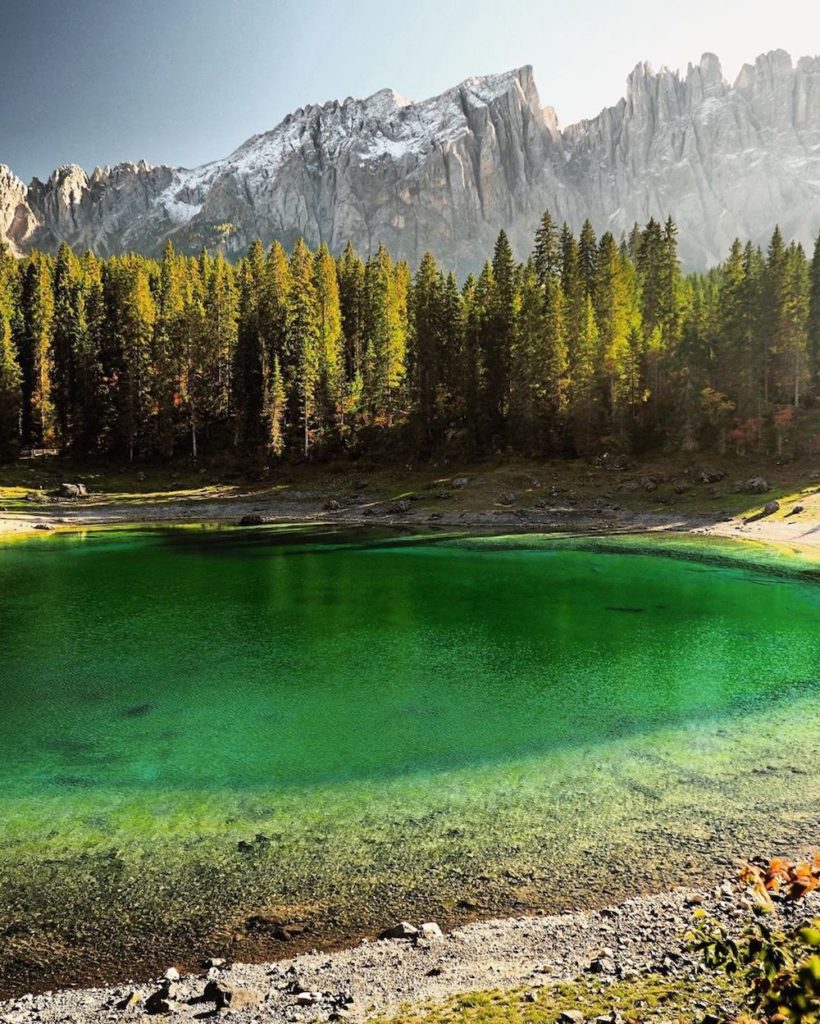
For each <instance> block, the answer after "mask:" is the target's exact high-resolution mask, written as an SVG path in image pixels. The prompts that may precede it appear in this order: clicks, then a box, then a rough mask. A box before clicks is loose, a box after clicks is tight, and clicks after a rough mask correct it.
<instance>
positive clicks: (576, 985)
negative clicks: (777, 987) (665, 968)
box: [377, 974, 741, 1024]
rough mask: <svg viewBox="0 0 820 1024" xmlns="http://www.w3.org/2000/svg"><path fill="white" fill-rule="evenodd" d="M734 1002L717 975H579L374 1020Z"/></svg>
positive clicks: (543, 1023)
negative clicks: (622, 977) (612, 979)
mask: <svg viewBox="0 0 820 1024" xmlns="http://www.w3.org/2000/svg"><path fill="white" fill-rule="evenodd" d="M740 1002H741V989H740V986H739V984H738V982H737V981H736V980H735V981H732V980H730V979H728V978H727V977H726V976H723V975H718V974H703V975H699V976H698V977H697V978H679V979H674V980H670V979H669V978H664V977H662V976H660V975H658V974H649V975H646V976H644V977H639V978H637V979H634V980H630V981H616V982H612V983H605V982H600V981H595V980H593V979H591V978H581V979H578V980H577V981H572V982H559V983H555V984H548V985H545V986H544V987H542V988H537V989H532V988H530V989H523V988H522V989H515V990H513V991H511V992H501V991H498V990H491V991H485V992H471V993H467V994H464V995H458V996H453V997H451V998H450V999H448V1000H446V1001H445V1002H443V1003H427V1004H423V1005H421V1006H417V1007H408V1008H406V1009H402V1010H401V1011H400V1012H399V1013H398V1014H396V1015H395V1016H393V1017H382V1018H378V1020H377V1024H502V1022H503V1024H554V1022H556V1021H557V1020H558V1017H559V1015H560V1014H561V1013H562V1012H564V1011H566V1010H578V1011H580V1012H581V1013H583V1015H584V1016H585V1017H587V1018H594V1017H597V1016H599V1015H604V1014H609V1013H610V1012H611V1011H613V1010H614V1011H617V1012H618V1013H619V1014H620V1015H621V1016H622V1017H623V1018H624V1019H625V1020H626V1021H670V1022H671V1021H698V1020H700V1019H701V1018H702V1017H703V1016H704V1014H705V1013H707V1012H709V1011H711V1010H713V1009H714V1007H715V1006H717V1005H719V1004H721V1005H727V1004H729V1005H732V1006H734V1007H739V1006H740Z"/></svg>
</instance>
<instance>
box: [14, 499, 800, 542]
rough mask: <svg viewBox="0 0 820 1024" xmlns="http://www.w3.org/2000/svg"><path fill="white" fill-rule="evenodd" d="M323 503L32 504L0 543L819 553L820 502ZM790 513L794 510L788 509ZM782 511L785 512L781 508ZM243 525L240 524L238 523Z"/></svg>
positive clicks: (159, 501) (18, 514)
mask: <svg viewBox="0 0 820 1024" xmlns="http://www.w3.org/2000/svg"><path fill="white" fill-rule="evenodd" d="M326 504H328V502H321V501H320V502H316V501H298V500H287V499H282V498H276V499H270V498H267V499H261V498H259V497H254V496H239V497H235V498H223V499H219V500H209V499H207V498H205V499H186V500H179V499H174V500H170V501H168V500H164V499H157V500H147V501H144V502H141V503H140V504H139V505H138V506H137V505H134V504H119V503H116V502H112V503H110V504H109V503H105V502H101V501H99V500H97V501H91V502H82V501H75V502H71V503H66V502H64V503H60V504H57V505H55V506H51V507H43V506H34V507H33V508H32V509H31V511H28V510H22V511H13V512H9V511H5V512H2V511H0V540H4V539H5V540H11V539H17V538H20V537H23V536H30V535H32V534H34V535H36V534H38V533H50V532H63V531H67V530H86V529H94V528H105V527H115V526H117V527H140V526H156V525H162V524H168V525H179V524H184V525H189V526H196V525H209V524H211V525H224V526H238V525H248V526H254V525H255V526H298V525H312V526H318V527H321V526H340V527H356V526H370V527H373V526H383V527H393V528H396V529H403V528H412V529H429V530H431V531H436V532H438V531H445V530H446V531H452V530H457V531H459V532H462V531H464V532H469V531H481V532H482V533H488V534H513V533H521V534H531V533H556V534H581V535H589V536H608V535H618V534H647V535H652V534H662V533H676V534H687V535H689V536H692V537H699V536H700V537H718V538H726V539H733V540H740V541H755V542H760V543H763V544H767V545H775V546H778V547H783V548H786V549H789V548H791V549H794V550H795V551H800V550H805V551H806V552H808V553H811V554H817V553H818V552H820V502H817V503H816V504H817V506H818V507H817V509H816V510H815V509H814V508H811V509H807V510H806V512H804V513H800V514H799V517H798V515H794V514H792V515H788V514H786V515H783V514H781V515H778V516H777V517H774V516H773V517H765V518H760V519H756V518H755V517H744V516H715V515H713V514H710V513H707V512H702V513H700V514H691V513H687V514H678V515H676V514H674V513H671V512H670V513H658V512H646V511H630V510H627V509H623V508H615V509H612V508H608V507H606V506H603V507H602V506H600V505H592V506H589V507H576V508H572V509H569V508H553V509H549V508H547V509H538V508H533V509H527V508H519V509H507V508H503V507H502V508H499V507H497V506H493V505H489V506H487V507H485V508H480V509H471V510H469V511H465V512H453V513H448V512H447V511H443V512H434V513H428V512H425V511H424V510H419V511H417V510H416V509H415V507H414V506H413V505H412V504H410V503H409V502H407V503H406V504H408V505H409V507H408V508H407V509H404V507H403V506H402V508H401V509H398V508H396V505H397V504H398V503H393V505H390V504H389V503H388V504H384V506H383V507H376V508H375V510H374V511H369V512H368V511H362V510H361V509H360V508H358V507H347V508H345V507H342V508H340V509H338V510H336V509H332V510H329V509H327V508H325V507H324V506H325V505H326ZM791 504H792V507H793V506H794V505H795V504H798V502H797V501H794V502H792V503H791ZM786 513H788V509H786ZM243 519H245V520H246V523H245V524H243V523H242V520H243Z"/></svg>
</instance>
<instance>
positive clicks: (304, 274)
mask: <svg viewBox="0 0 820 1024" xmlns="http://www.w3.org/2000/svg"><path fill="white" fill-rule="evenodd" d="M290 277H291V282H290V292H289V295H288V314H287V339H288V347H289V350H290V351H292V352H295V353H296V354H297V376H296V390H297V393H298V396H299V422H300V425H301V435H302V443H303V449H304V454H305V456H307V455H308V454H309V453H310V445H311V437H312V431H313V429H314V427H315V426H316V418H317V413H318V410H319V405H320V384H321V370H322V356H321V348H320V346H321V337H320V325H319V312H318V310H319V303H318V298H317V294H316V286H315V283H314V274H313V256H312V254H311V252H310V249H308V247H307V245H306V244H305V243H304V241H302V240H301V239H300V240H299V241H298V242H297V243H296V245H295V247H294V249H293V253H292V254H291V258H290Z"/></svg>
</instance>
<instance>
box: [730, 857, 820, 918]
mask: <svg viewBox="0 0 820 1024" xmlns="http://www.w3.org/2000/svg"><path fill="white" fill-rule="evenodd" d="M740 880H741V881H742V882H745V883H746V884H747V885H748V886H750V887H751V889H752V891H753V892H754V895H755V897H756V898H757V900H758V901H759V902H760V903H761V904H762V905H763V906H766V907H771V906H772V896H779V897H781V898H782V899H787V900H799V899H800V898H801V897H802V896H805V895H806V893H809V892H811V891H812V890H813V889H817V888H820V853H816V854H814V856H813V857H811V858H810V859H809V860H802V861H793V860H789V859H788V858H787V857H774V858H773V859H772V860H770V861H769V863H768V865H767V866H765V867H761V866H759V865H757V864H747V865H746V866H745V867H744V868H743V870H742V871H741V872H740Z"/></svg>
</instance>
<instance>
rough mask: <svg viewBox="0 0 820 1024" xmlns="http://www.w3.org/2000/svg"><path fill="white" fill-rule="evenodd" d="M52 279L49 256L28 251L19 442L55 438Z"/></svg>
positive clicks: (23, 297)
mask: <svg viewBox="0 0 820 1024" xmlns="http://www.w3.org/2000/svg"><path fill="white" fill-rule="evenodd" d="M52 280H53V271H52V266H51V261H50V260H49V258H48V257H47V256H44V255H43V254H42V253H38V252H34V253H32V254H31V256H30V257H29V259H28V263H27V265H26V269H25V271H24V273H23V288H22V295H21V306H22V343H21V346H20V368H21V370H22V373H23V441H24V443H27V444H32V445H35V446H36V445H46V446H47V445H51V444H53V442H54V440H55V426H56V424H55V415H54V402H53V400H52V381H53V363H54V351H53V347H52V328H53V323H54V294H53V291H52Z"/></svg>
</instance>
